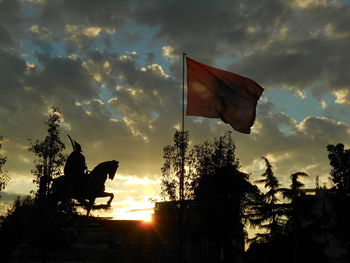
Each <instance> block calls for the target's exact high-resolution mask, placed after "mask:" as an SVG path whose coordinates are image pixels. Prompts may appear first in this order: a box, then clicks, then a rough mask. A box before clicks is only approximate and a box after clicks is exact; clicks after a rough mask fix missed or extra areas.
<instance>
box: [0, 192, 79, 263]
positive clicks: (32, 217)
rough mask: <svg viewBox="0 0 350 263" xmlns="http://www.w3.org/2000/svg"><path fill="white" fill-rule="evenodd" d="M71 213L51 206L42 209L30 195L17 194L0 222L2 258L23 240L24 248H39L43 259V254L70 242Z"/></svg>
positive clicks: (52, 251) (9, 257)
mask: <svg viewBox="0 0 350 263" xmlns="http://www.w3.org/2000/svg"><path fill="white" fill-rule="evenodd" d="M74 216H75V215H74V214H73V213H71V212H67V211H63V210H56V209H55V208H54V207H50V206H47V207H46V208H45V209H43V207H42V206H40V205H39V203H38V202H37V199H36V198H33V197H31V196H26V197H25V198H22V199H21V198H19V197H18V198H17V199H16V200H15V201H14V203H13V206H12V208H10V209H9V210H8V212H7V215H6V216H4V217H3V222H2V224H1V225H0V246H1V249H2V253H1V256H2V260H3V261H4V262H7V261H9V260H10V259H11V257H12V256H13V252H14V251H15V250H16V249H20V248H21V247H23V245H24V244H25V246H26V247H27V248H28V247H31V248H33V249H36V250H38V251H41V253H42V255H41V257H42V262H45V257H46V256H48V255H50V254H52V253H54V252H55V251H57V250H59V249H65V248H67V247H69V246H71V245H72V244H73V242H74V240H75V237H74V233H73V232H72V222H73V218H74ZM22 260H28V259H26V258H23V259H22ZM20 261H21V260H20Z"/></svg>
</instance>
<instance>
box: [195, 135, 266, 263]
mask: <svg viewBox="0 0 350 263" xmlns="http://www.w3.org/2000/svg"><path fill="white" fill-rule="evenodd" d="M234 152H235V145H234V144H233V141H232V137H231V133H230V132H229V133H226V134H225V135H223V136H221V137H219V138H215V139H214V141H213V142H208V141H206V142H204V143H203V144H200V145H196V146H195V147H194V148H193V150H192V151H191V153H190V155H189V164H190V165H191V167H193V170H192V171H191V172H192V173H193V174H192V175H191V178H192V180H193V183H192V185H193V189H194V194H195V199H196V201H197V202H198V205H199V216H200V221H201V225H202V231H203V234H204V235H205V236H206V237H207V238H208V240H209V241H210V242H211V243H212V245H213V246H214V247H215V248H216V249H215V251H214V255H215V258H214V259H212V260H218V259H219V258H220V257H221V253H222V252H223V253H224V258H225V260H226V261H230V260H231V261H232V260H234V258H237V257H239V255H238V254H239V253H240V252H241V251H243V246H244V244H243V243H244V235H245V232H244V224H243V223H244V222H245V220H246V219H249V215H251V214H252V213H253V210H254V204H255V202H256V200H257V199H258V197H259V190H258V188H257V187H256V186H254V185H252V184H251V183H250V182H249V175H248V174H245V173H242V172H240V171H239V162H238V160H237V159H236V158H235V153H234ZM235 254H236V255H235Z"/></svg>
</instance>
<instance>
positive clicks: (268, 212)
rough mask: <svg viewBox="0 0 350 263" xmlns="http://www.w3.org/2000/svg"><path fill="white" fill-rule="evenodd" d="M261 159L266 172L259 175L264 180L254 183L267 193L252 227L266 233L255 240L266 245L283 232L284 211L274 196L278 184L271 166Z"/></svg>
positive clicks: (267, 161) (277, 190)
mask: <svg viewBox="0 0 350 263" xmlns="http://www.w3.org/2000/svg"><path fill="white" fill-rule="evenodd" d="M262 159H264V161H265V165H266V170H265V172H264V173H263V174H262V175H261V176H262V177H264V179H261V180H258V181H256V183H261V184H264V187H265V188H266V189H267V192H266V193H265V194H264V203H263V204H262V205H261V207H260V208H259V209H258V216H257V219H256V220H255V221H254V225H256V226H258V227H259V228H261V229H264V230H265V231H266V233H259V234H257V236H256V239H255V240H256V241H258V242H264V243H266V242H269V241H273V240H275V238H276V237H277V236H278V235H279V234H281V233H282V232H283V230H282V229H283V226H284V221H283V219H282V218H281V217H282V216H283V215H284V214H285V209H284V206H283V205H282V204H279V200H278V198H277V196H276V195H277V193H278V192H279V188H280V184H279V182H278V179H277V177H276V176H275V175H274V173H273V170H272V165H271V164H270V162H269V160H268V159H267V158H265V157H262Z"/></svg>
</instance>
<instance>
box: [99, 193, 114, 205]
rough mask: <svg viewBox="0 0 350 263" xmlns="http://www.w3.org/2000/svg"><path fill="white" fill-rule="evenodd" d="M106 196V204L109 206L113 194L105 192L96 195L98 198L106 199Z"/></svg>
mask: <svg viewBox="0 0 350 263" xmlns="http://www.w3.org/2000/svg"><path fill="white" fill-rule="evenodd" d="M107 196H109V200H108V202H107V205H108V206H110V205H111V203H112V200H113V198H114V194H113V193H106V192H103V193H101V194H99V195H98V197H107Z"/></svg>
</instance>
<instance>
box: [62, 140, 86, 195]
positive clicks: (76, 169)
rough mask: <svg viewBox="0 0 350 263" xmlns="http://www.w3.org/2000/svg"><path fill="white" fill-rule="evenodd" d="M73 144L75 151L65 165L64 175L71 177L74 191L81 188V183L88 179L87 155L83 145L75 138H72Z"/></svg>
mask: <svg viewBox="0 0 350 263" xmlns="http://www.w3.org/2000/svg"><path fill="white" fill-rule="evenodd" d="M71 142H72V146H73V152H72V153H71V154H70V155H69V156H68V158H67V161H66V164H65V166H64V175H65V176H66V178H67V179H69V180H70V181H71V183H72V185H73V189H74V191H75V192H76V191H79V190H80V189H81V186H82V185H81V184H82V183H84V182H85V180H84V179H86V177H85V176H86V173H85V171H86V169H87V167H86V163H85V157H84V155H83V154H82V153H81V152H82V150H81V146H80V144H79V143H77V142H76V141H74V140H71Z"/></svg>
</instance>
